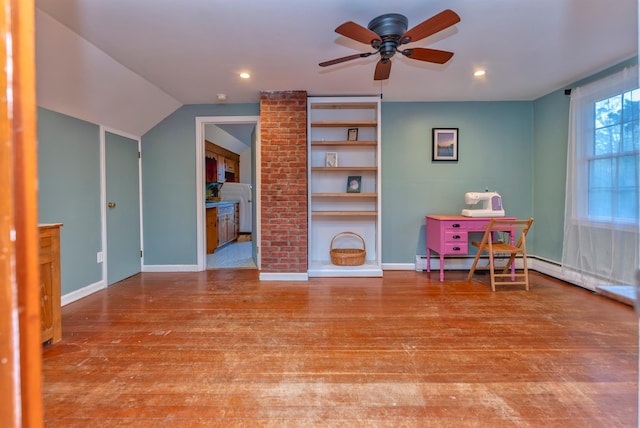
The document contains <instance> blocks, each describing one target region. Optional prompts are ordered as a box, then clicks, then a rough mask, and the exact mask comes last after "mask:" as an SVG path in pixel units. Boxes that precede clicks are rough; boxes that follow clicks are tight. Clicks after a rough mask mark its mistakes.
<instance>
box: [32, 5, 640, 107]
mask: <svg viewBox="0 0 640 428" xmlns="http://www.w3.org/2000/svg"><path fill="white" fill-rule="evenodd" d="M36 6H37V8H38V9H39V10H40V11H42V12H44V13H45V14H46V15H48V16H49V17H51V18H53V19H54V20H56V21H59V23H61V24H63V25H64V26H66V27H68V29H70V30H71V31H72V32H74V33H76V34H77V35H79V36H80V37H81V38H82V39H84V40H86V41H88V42H89V43H90V44H92V45H94V46H95V47H97V48H98V49H99V50H101V51H102V52H103V53H105V54H106V55H108V56H109V57H111V58H112V59H113V60H115V61H116V62H117V63H119V64H121V65H123V66H124V67H125V68H126V69H128V70H130V71H132V72H133V73H135V74H137V75H138V76H140V77H142V78H143V79H144V80H146V81H147V82H150V83H151V84H152V85H154V86H155V87H157V88H159V89H160V90H161V91H162V92H163V93H164V94H166V95H168V96H169V97H170V98H172V99H174V100H175V101H176V102H177V103H178V104H209V103H218V101H217V100H216V94H218V93H224V94H227V101H226V103H244V102H250V103H255V102H258V100H259V93H260V91H267V90H306V91H307V92H308V93H309V94H310V95H365V94H366V95H371V94H379V93H382V94H383V97H384V100H385V101H485V100H532V99H536V98H538V97H540V96H543V95H545V94H547V93H549V92H551V91H554V90H556V89H559V88H562V87H564V86H566V85H568V84H570V83H572V82H575V81H577V80H579V79H581V78H584V77H586V76H589V75H591V74H593V73H595V72H598V71H601V70H603V69H605V68H607V67H609V66H611V65H613V64H616V63H618V62H620V61H623V60H626V59H629V58H631V57H633V56H635V55H637V51H638V36H637V27H638V14H637V8H638V6H637V0H447V1H443V0H431V1H428V2H426V1H424V0H415V1H402V2H398V1H395V2H394V1H389V0H322V1H318V0H315V1H307V0H234V1H230V0H181V1H176V0H102V1H99V0H36ZM448 8H449V9H452V10H454V11H455V12H457V13H458V14H459V15H460V17H461V22H460V23H458V24H457V25H455V26H453V27H451V28H449V29H447V30H444V31H442V32H440V33H437V34H436V35H434V36H431V37H429V38H426V39H424V40H421V41H419V42H417V43H412V44H410V45H408V47H430V48H434V49H442V50H450V51H452V52H454V53H455V55H454V57H453V59H452V60H451V61H450V62H449V63H447V64H445V65H434V64H429V63H424V62H421V61H416V60H411V59H408V58H404V57H402V56H401V55H396V56H395V57H394V58H393V66H392V70H391V78H390V79H389V80H386V81H383V82H374V80H373V71H374V67H375V62H376V61H377V59H376V57H374V56H371V57H369V58H363V59H358V60H353V61H350V62H347V63H343V64H339V65H334V66H331V67H326V68H322V67H319V66H318V63H319V62H322V61H326V60H329V59H333V58H337V57H342V56H346V55H350V54H354V53H359V52H368V51H370V50H371V49H370V47H368V46H366V45H364V44H361V43H358V42H354V41H352V40H349V39H347V38H345V37H342V36H340V35H338V34H337V33H335V32H334V29H335V28H336V27H337V26H338V25H340V24H342V23H343V22H345V21H349V20H351V21H354V22H356V23H358V24H361V25H363V26H365V27H366V25H367V24H368V22H369V21H370V20H371V19H372V18H374V17H376V16H378V15H381V14H384V13H401V14H403V15H405V16H407V17H408V19H409V28H411V27H413V26H415V25H417V24H419V23H420V22H422V21H423V20H425V19H427V18H429V17H431V16H432V15H434V14H436V13H438V12H440V11H442V10H444V9H448ZM42 43H44V42H42ZM38 55H40V56H44V53H43V52H42V51H39V52H38ZM40 64H43V66H45V65H46V67H47V68H45V69H38V73H52V71H51V70H50V69H51V68H53V67H54V64H55V62H54V60H53V59H51V58H49V60H48V61H41V62H40ZM40 64H39V65H38V67H40ZM67 65H68V64H67ZM58 66H59V67H62V66H63V64H59V65H58ZM479 67H482V68H485V69H486V70H487V74H486V76H485V77H484V78H481V79H477V78H474V77H473V76H472V72H473V71H474V70H475V69H476V68H479ZM241 71H247V72H249V73H251V75H252V78H251V79H250V80H246V81H245V80H241V79H240V78H239V77H238V73H239V72H241ZM39 84H43V85H44V84H45V83H41V82H39ZM45 90H46V88H45Z"/></svg>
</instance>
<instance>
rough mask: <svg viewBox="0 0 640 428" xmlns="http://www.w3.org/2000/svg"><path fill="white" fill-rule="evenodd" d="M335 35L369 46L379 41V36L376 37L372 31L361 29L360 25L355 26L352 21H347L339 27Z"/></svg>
mask: <svg viewBox="0 0 640 428" xmlns="http://www.w3.org/2000/svg"><path fill="white" fill-rule="evenodd" d="M336 33H338V34H342V35H343V36H345V37H348V38H350V39H353V40H355V41H358V42H360V43H364V44H366V45H370V44H371V42H373V41H374V40H377V41H381V40H380V36H378V35H377V34H376V33H374V32H373V31H371V30H369V29H368V28H365V27H363V26H362V25H359V24H356V23H355V22H353V21H347V22H345V23H344V24H342V25H340V26H339V27H338V28H336Z"/></svg>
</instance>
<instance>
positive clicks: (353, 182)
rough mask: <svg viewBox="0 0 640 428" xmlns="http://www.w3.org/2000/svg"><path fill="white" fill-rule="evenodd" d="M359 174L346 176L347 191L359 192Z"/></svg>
mask: <svg viewBox="0 0 640 428" xmlns="http://www.w3.org/2000/svg"><path fill="white" fill-rule="evenodd" d="M361 183H362V176H361V175H350V176H349V177H348V178H347V193H360V185H361Z"/></svg>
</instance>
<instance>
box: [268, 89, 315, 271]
mask: <svg viewBox="0 0 640 428" xmlns="http://www.w3.org/2000/svg"><path fill="white" fill-rule="evenodd" d="M260 145H261V151H260V155H261V171H262V172H261V193H262V196H261V201H260V202H261V210H260V215H261V241H260V253H261V261H262V266H261V270H262V272H269V273H280V272H282V273H306V272H307V233H308V231H307V226H308V222H307V93H306V92H305V91H281V92H280V91H274V92H271V91H268V92H261V94H260Z"/></svg>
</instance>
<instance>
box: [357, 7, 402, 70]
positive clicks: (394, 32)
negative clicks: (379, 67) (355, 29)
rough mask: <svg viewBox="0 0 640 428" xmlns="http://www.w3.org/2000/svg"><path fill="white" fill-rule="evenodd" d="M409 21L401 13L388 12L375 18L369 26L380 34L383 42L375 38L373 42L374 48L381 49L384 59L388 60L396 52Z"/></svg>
mask: <svg viewBox="0 0 640 428" xmlns="http://www.w3.org/2000/svg"><path fill="white" fill-rule="evenodd" d="M408 25H409V21H408V20H407V17H406V16H404V15H400V14H399V13H387V14H385V15H380V16H378V17H377V18H373V19H372V20H371V21H370V22H369V25H368V26H367V28H369V30H371V31H373V32H374V33H376V34H377V35H378V36H380V40H382V43H380V42H379V41H377V40H375V41H374V42H372V43H371V46H372V47H373V48H374V49H379V52H380V56H381V57H382V59H383V60H388V59H389V58H391V57H392V56H393V54H395V53H396V48H397V47H398V44H399V41H400V37H402V35H403V34H404V33H406V32H407V26H408Z"/></svg>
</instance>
